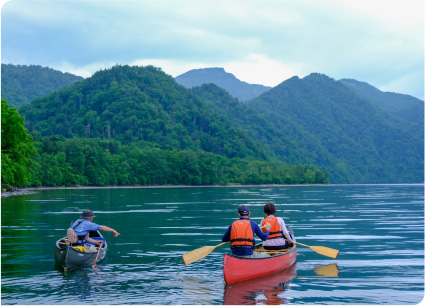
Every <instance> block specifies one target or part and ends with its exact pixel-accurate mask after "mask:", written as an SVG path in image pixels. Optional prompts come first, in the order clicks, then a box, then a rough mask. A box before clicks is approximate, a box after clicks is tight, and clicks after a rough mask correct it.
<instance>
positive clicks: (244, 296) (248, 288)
mask: <svg viewBox="0 0 425 306" xmlns="http://www.w3.org/2000/svg"><path fill="white" fill-rule="evenodd" d="M296 266H297V264H296V263H295V264H293V265H292V266H291V267H289V268H287V269H285V270H282V271H280V272H276V273H273V274H271V275H266V276H263V277H258V278H254V279H249V280H246V281H242V282H238V283H233V284H229V285H226V288H225V290H224V302H223V304H224V305H255V304H257V303H262V304H266V305H280V304H287V303H288V302H289V301H290V299H288V298H286V297H285V296H284V293H285V291H288V290H289V289H290V282H291V280H292V279H293V278H295V277H296V276H297V268H296Z"/></svg>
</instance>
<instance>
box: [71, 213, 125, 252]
mask: <svg viewBox="0 0 425 306" xmlns="http://www.w3.org/2000/svg"><path fill="white" fill-rule="evenodd" d="M94 217H95V215H94V214H93V211H91V210H90V209H85V210H84V211H83V214H82V215H81V218H79V219H77V220H75V221H72V222H71V226H70V227H69V229H68V231H67V238H68V242H69V243H70V244H71V245H72V246H75V245H84V247H85V248H86V251H87V252H96V251H97V250H96V249H95V248H94V247H93V246H92V245H88V244H86V243H87V242H91V243H94V244H98V245H100V244H101V243H102V241H100V240H95V239H92V238H90V237H89V235H88V234H89V232H90V231H98V230H101V231H104V232H112V234H113V235H114V237H118V235H119V233H118V232H117V231H116V230H114V229H112V228H110V227H107V226H105V225H98V224H96V223H93V218H94Z"/></svg>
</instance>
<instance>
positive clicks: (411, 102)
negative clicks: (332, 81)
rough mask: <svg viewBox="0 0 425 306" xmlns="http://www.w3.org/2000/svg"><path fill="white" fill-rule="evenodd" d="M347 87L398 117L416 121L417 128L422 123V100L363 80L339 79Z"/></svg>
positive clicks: (412, 121)
mask: <svg viewBox="0 0 425 306" xmlns="http://www.w3.org/2000/svg"><path fill="white" fill-rule="evenodd" d="M339 82H341V83H342V84H344V85H346V86H347V87H348V88H349V89H351V90H353V91H354V92H356V93H357V94H359V95H360V96H361V97H362V98H364V99H365V100H367V101H369V102H370V103H372V104H375V105H377V106H379V107H380V108H382V109H385V110H387V111H389V112H391V113H392V114H394V115H396V116H397V117H399V118H402V119H405V120H408V121H410V122H411V123H417V125H418V128H420V127H423V125H424V101H422V100H419V99H417V98H415V97H412V96H409V95H403V94H399V93H394V92H382V91H380V90H379V89H377V88H376V87H374V86H372V85H369V84H368V83H365V82H359V81H356V80H352V79H342V80H339Z"/></svg>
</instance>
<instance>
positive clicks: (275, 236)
mask: <svg viewBox="0 0 425 306" xmlns="http://www.w3.org/2000/svg"><path fill="white" fill-rule="evenodd" d="M264 213H265V214H266V217H265V218H264V219H263V221H262V222H261V226H263V224H266V223H270V224H271V226H272V228H271V229H270V231H269V237H268V238H267V240H266V241H263V247H264V248H265V249H266V250H279V249H286V248H289V247H292V246H293V244H292V243H291V242H292V241H293V239H292V237H291V235H290V234H289V232H288V229H287V228H286V225H285V221H283V219H282V218H280V217H275V213H276V207H275V206H274V204H273V203H267V204H266V205H264ZM263 231H264V229H263ZM285 238H286V240H285Z"/></svg>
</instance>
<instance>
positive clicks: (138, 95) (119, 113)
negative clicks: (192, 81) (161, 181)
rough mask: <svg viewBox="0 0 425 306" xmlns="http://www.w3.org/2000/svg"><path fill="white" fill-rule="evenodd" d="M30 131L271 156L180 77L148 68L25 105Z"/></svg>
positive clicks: (97, 78)
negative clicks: (178, 81)
mask: <svg viewBox="0 0 425 306" xmlns="http://www.w3.org/2000/svg"><path fill="white" fill-rule="evenodd" d="M20 113H21V114H22V115H24V116H25V118H26V125H27V127H28V130H29V131H30V132H36V133H40V134H41V135H43V136H53V135H61V136H64V137H67V138H69V137H89V138H102V139H114V140H118V141H121V142H122V143H124V144H128V143H133V142H139V143H140V144H141V145H143V146H150V147H160V148H162V149H179V150H186V149H187V150H195V151H196V150H203V151H206V152H211V153H216V154H220V155H224V156H226V157H229V158H233V157H240V158H244V157H251V158H256V159H265V158H266V155H267V154H266V153H265V150H264V149H263V148H262V146H261V145H260V144H259V143H256V142H255V141H253V140H252V138H250V137H249V136H248V135H247V133H245V132H244V131H241V130H237V129H234V128H232V127H231V125H230V122H229V121H228V120H227V119H226V118H225V117H224V116H221V115H219V114H217V113H216V112H211V111H210V110H209V109H208V107H206V106H205V104H204V102H203V101H202V100H201V99H200V98H199V97H197V96H195V95H193V94H191V93H190V91H189V90H187V89H186V88H184V87H183V86H181V85H179V84H177V83H176V82H175V80H174V79H173V78H172V77H171V76H169V75H166V74H165V73H163V72H162V71H160V70H159V69H157V68H155V67H152V66H148V67H144V68H143V67H129V66H116V67H114V68H112V69H108V70H103V71H99V72H97V73H95V74H94V75H93V76H92V77H90V78H88V79H86V80H84V81H83V82H78V83H75V84H73V85H71V86H69V87H67V88H64V89H62V90H59V91H57V92H54V93H52V94H50V95H48V96H46V97H44V98H39V99H36V100H34V101H33V102H32V103H31V104H30V105H26V106H23V107H22V108H21V109H20Z"/></svg>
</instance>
